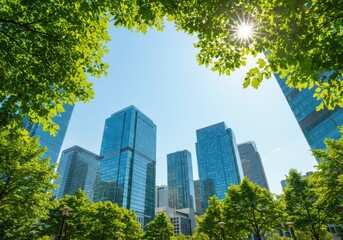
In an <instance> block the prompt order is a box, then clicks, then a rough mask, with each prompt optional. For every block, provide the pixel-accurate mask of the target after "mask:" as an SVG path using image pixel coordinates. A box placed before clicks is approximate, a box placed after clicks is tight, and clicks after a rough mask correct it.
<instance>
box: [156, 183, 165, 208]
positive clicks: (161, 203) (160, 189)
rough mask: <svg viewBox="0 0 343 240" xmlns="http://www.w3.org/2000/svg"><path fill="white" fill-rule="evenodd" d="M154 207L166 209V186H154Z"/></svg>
mask: <svg viewBox="0 0 343 240" xmlns="http://www.w3.org/2000/svg"><path fill="white" fill-rule="evenodd" d="M155 202H156V207H157V208H158V207H168V187H167V186H166V185H161V186H156V200H155Z"/></svg>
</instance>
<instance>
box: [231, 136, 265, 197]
mask: <svg viewBox="0 0 343 240" xmlns="http://www.w3.org/2000/svg"><path fill="white" fill-rule="evenodd" d="M237 147H238V152H239V157H240V159H241V163H242V168H243V174H244V176H246V177H247V178H248V179H249V180H250V181H252V182H254V183H256V184H258V185H259V186H260V187H264V188H265V189H267V190H269V186H268V182H267V178H266V174H265V172H264V168H263V164H262V160H261V157H260V154H259V153H258V151H257V148H256V144H255V142H253V141H248V142H245V143H241V144H238V146H237Z"/></svg>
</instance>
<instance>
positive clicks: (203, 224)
mask: <svg viewBox="0 0 343 240" xmlns="http://www.w3.org/2000/svg"><path fill="white" fill-rule="evenodd" d="M223 204H224V203H223V202H222V201H220V200H218V198H217V196H215V195H214V196H213V197H211V198H210V200H209V201H208V208H207V209H206V212H205V214H204V215H203V216H202V217H201V218H197V222H198V227H197V228H196V229H195V232H196V233H197V234H203V235H205V236H207V237H208V239H210V240H217V239H222V238H223V235H225V239H238V238H239V237H245V236H246V234H245V233H242V231H241V230H240V229H238V228H235V227H233V226H232V225H230V224H229V223H228V222H227V221H225V219H226V218H225V215H224V213H223ZM220 222H225V225H224V228H223V229H221V227H220V226H219V223H220ZM202 237H204V236H202ZM204 238H205V237H204ZM205 239H206V238H205Z"/></svg>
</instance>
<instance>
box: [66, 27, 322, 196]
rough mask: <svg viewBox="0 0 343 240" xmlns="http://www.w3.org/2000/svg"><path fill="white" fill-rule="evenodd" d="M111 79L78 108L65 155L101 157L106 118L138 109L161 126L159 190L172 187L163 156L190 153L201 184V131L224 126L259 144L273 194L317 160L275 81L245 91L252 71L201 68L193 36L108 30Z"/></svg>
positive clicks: (100, 81)
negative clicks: (79, 151)
mask: <svg viewBox="0 0 343 240" xmlns="http://www.w3.org/2000/svg"><path fill="white" fill-rule="evenodd" d="M110 33H111V37H112V40H111V42H110V43H109V44H108V48H109V51H110V53H109V54H108V55H107V56H106V57H105V61H106V62H108V63H109V64H110V68H109V70H108V76H107V77H102V78H101V79H95V80H93V82H94V90H95V99H94V100H93V101H92V102H90V103H87V104H83V103H79V104H76V106H75V109H74V113H73V115H72V118H71V121H70V124H69V128H68V131H67V135H66V138H65V140H64V145H63V146H62V150H64V149H66V148H68V147H71V146H74V145H79V146H81V147H83V148H86V149H87V150H90V151H92V152H94V153H97V154H99V151H100V145H101V139H102V133H103V128H104V123H105V119H106V118H108V117H109V116H110V115H111V114H112V113H114V112H116V111H118V110H120V109H122V108H124V107H127V106H129V105H135V106H136V107H137V108H139V109H140V110H141V111H142V112H144V113H145V114H146V115H147V116H148V117H149V118H151V119H152V120H153V121H154V123H155V124H156V125H157V164H156V168H157V169H156V173H157V174H156V184H158V185H160V184H166V183H167V165H166V161H167V160H166V159H167V157H166V155H167V154H168V153H171V152H175V151H178V150H184V149H187V150H189V151H190V152H191V153H192V160H193V171H194V179H198V169H197V162H196V152H195V142H196V135H195V131H196V129H199V128H202V127H206V126H209V125H212V124H215V123H218V122H221V121H224V122H225V123H226V125H227V126H228V127H230V128H232V129H233V131H234V133H235V135H236V140H237V143H242V142H245V141H250V140H251V141H255V143H256V146H257V148H258V151H259V153H260V155H261V158H262V161H263V164H264V168H265V172H266V175H267V179H268V183H269V186H270V188H271V191H272V192H274V193H280V192H281V185H280V181H281V180H282V179H284V176H285V174H287V172H288V170H289V169H290V168H296V169H298V170H299V171H301V172H303V173H305V172H306V171H311V170H313V165H315V164H316V161H315V159H314V158H313V157H312V156H311V154H310V152H309V146H308V144H307V142H306V140H305V138H304V136H303V134H302V132H301V130H300V128H299V126H298V124H297V122H296V120H295V118H294V116H293V114H292V112H291V110H290V108H289V106H288V104H287V102H286V99H285V97H284V96H283V94H282V92H281V90H280V88H279V86H278V85H277V82H276V81H275V80H274V78H273V79H270V80H267V81H264V82H263V83H262V85H261V86H260V88H259V89H258V90H255V89H253V88H249V89H243V87H242V82H243V79H244V76H245V71H246V70H247V68H242V69H240V70H238V71H237V72H235V73H234V74H232V75H231V76H219V75H218V73H215V72H212V71H211V70H210V69H207V68H205V67H204V66H199V65H198V63H197V62H196V58H195V55H196V52H197V50H196V49H195V48H194V47H193V43H194V42H195V41H196V39H195V38H194V37H191V36H189V35H186V34H185V33H183V32H176V30H175V28H174V27H173V26H172V24H168V25H167V27H166V29H165V31H164V32H157V31H155V30H150V31H148V33H147V34H146V35H143V34H141V33H135V32H130V31H127V30H126V29H115V28H111V29H110Z"/></svg>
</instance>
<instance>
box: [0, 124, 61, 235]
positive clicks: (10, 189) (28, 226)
mask: <svg viewBox="0 0 343 240" xmlns="http://www.w3.org/2000/svg"><path fill="white" fill-rule="evenodd" d="M44 152H45V149H43V148H39V143H38V139H37V138H31V137H29V136H28V133H27V132H26V131H23V130H18V129H10V130H8V129H4V128H1V130H0V236H1V239H21V238H25V237H28V236H29V235H30V232H31V231H32V230H33V228H34V223H35V222H37V220H38V219H39V218H42V217H44V216H45V214H46V213H47V206H48V203H49V199H50V198H51V197H52V193H51V191H52V189H53V188H54V185H53V184H52V183H51V181H52V180H53V179H55V178H56V174H55V173H54V166H50V164H49V159H48V158H44V159H42V158H41V157H42V155H43V154H44Z"/></svg>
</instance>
